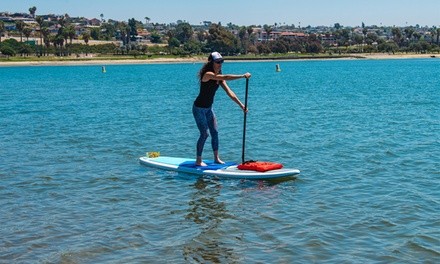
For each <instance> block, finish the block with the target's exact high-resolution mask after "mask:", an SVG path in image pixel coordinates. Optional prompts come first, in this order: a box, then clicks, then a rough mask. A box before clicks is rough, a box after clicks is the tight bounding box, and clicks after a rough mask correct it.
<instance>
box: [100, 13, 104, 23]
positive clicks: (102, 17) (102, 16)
mask: <svg viewBox="0 0 440 264" xmlns="http://www.w3.org/2000/svg"><path fill="white" fill-rule="evenodd" d="M99 16H100V17H101V22H104V14H100V15H99Z"/></svg>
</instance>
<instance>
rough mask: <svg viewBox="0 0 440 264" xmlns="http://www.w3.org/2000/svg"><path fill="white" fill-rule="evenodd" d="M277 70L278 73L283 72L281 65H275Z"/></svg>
mask: <svg viewBox="0 0 440 264" xmlns="http://www.w3.org/2000/svg"><path fill="white" fill-rule="evenodd" d="M275 70H276V71H277V72H280V71H281V68H280V65H279V64H277V65H275Z"/></svg>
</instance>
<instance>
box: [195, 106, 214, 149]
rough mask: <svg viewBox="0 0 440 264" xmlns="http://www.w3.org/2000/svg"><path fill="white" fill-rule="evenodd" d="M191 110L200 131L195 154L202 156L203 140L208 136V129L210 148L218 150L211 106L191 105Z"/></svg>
mask: <svg viewBox="0 0 440 264" xmlns="http://www.w3.org/2000/svg"><path fill="white" fill-rule="evenodd" d="M192 111H193V115H194V119H195V120H196V124H197V127H198V128H199V131H200V137H199V139H198V140H197V156H199V157H201V156H202V152H203V147H204V146H205V141H206V139H207V138H208V137H209V134H208V129H209V133H210V134H211V145H212V150H213V151H218V127H217V119H216V117H215V113H214V111H213V110H212V108H202V107H197V106H195V105H193V109H192Z"/></svg>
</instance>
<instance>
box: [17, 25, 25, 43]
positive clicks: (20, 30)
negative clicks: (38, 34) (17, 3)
mask: <svg viewBox="0 0 440 264" xmlns="http://www.w3.org/2000/svg"><path fill="white" fill-rule="evenodd" d="M24 26H25V24H24V22H23V21H21V20H18V21H16V22H15V27H16V28H17V30H18V32H20V42H23V29H24Z"/></svg>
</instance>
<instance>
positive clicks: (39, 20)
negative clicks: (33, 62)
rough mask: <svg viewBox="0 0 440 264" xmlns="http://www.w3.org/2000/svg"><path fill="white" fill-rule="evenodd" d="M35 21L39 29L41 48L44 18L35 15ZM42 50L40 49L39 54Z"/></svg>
mask: <svg viewBox="0 0 440 264" xmlns="http://www.w3.org/2000/svg"><path fill="white" fill-rule="evenodd" d="M36 21H37V23H38V27H39V29H40V45H41V49H42V48H43V32H42V29H43V24H44V18H43V17H42V16H37V19H36ZM41 53H42V51H40V55H41Z"/></svg>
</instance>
